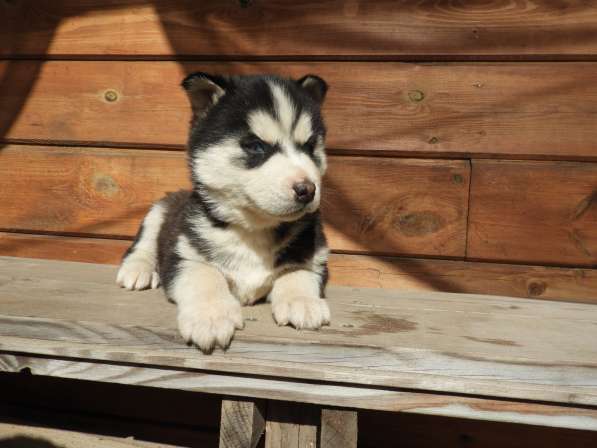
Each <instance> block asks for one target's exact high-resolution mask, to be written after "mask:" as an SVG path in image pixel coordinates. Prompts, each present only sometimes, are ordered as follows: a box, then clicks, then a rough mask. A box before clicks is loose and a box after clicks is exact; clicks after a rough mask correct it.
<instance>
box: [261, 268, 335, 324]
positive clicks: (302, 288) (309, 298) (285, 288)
mask: <svg viewBox="0 0 597 448" xmlns="http://www.w3.org/2000/svg"><path fill="white" fill-rule="evenodd" d="M320 281H321V277H320V276H319V275H318V274H316V273H315V272H311V271H307V270H297V271H291V272H287V273H285V274H282V275H281V276H280V277H279V278H278V279H276V281H275V282H274V286H273V288H272V291H271V292H270V296H269V297H270V300H271V302H272V313H273V315H274V319H275V321H276V322H277V323H278V325H288V324H290V325H292V326H293V327H295V328H297V329H301V328H310V329H317V328H320V327H321V326H322V325H327V324H329V323H330V308H329V307H328V304H327V302H326V301H325V300H323V299H322V298H321V297H320V294H319V291H320Z"/></svg>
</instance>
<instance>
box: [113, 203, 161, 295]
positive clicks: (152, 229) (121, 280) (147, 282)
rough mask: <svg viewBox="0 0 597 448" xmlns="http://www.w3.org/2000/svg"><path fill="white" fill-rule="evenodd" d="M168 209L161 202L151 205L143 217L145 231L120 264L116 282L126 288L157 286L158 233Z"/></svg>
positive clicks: (136, 288) (138, 288)
mask: <svg viewBox="0 0 597 448" xmlns="http://www.w3.org/2000/svg"><path fill="white" fill-rule="evenodd" d="M165 214H166V209H165V208H164V206H163V205H162V204H161V203H159V202H158V203H156V204H154V205H153V206H152V207H151V210H149V213H147V215H146V216H145V218H144V219H143V233H142V234H141V238H140V239H139V240H138V241H137V242H136V244H135V247H134V248H133V250H132V251H131V252H130V253H129V254H128V255H127V256H126V258H125V259H124V260H123V261H122V264H121V265H120V269H119V270H118V274H117V276H116V283H117V284H118V285H119V286H121V287H123V288H126V289H131V290H140V289H145V288H148V287H149V288H157V287H158V286H159V285H160V276H159V275H158V273H157V271H156V265H157V253H158V235H159V233H160V229H161V228H162V224H163V222H164V215H165Z"/></svg>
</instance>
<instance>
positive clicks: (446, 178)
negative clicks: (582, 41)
mask: <svg viewBox="0 0 597 448" xmlns="http://www.w3.org/2000/svg"><path fill="white" fill-rule="evenodd" d="M1 157H2V161H3V164H2V165H0V190H1V191H3V193H4V194H5V197H4V198H3V210H4V213H3V214H2V216H0V229H4V230H7V229H8V230H15V229H18V230H26V231H44V232H45V231H51V232H62V233H76V234H83V235H100V236H110V235H118V236H128V237H131V236H133V235H135V233H136V232H137V228H138V226H139V223H140V222H141V220H142V219H143V216H144V215H145V213H146V212H147V210H149V207H150V205H151V203H152V202H153V201H155V200H157V199H159V198H161V197H162V196H163V195H164V194H165V192H167V191H176V190H178V189H180V188H187V187H188V184H189V181H188V180H187V178H188V172H187V166H186V161H185V157H184V155H183V154H182V153H176V152H172V151H140V150H124V149H119V150H116V149H114V150H107V149H90V148H87V149H83V148H61V149H58V148H50V147H30V146H25V147H21V146H18V145H14V146H10V147H7V148H5V149H4V150H3V152H2V155H1ZM329 167H330V168H329V170H330V171H329V174H328V175H327V177H326V181H325V187H324V196H323V200H322V204H323V205H322V209H323V212H324V217H325V224H326V231H327V235H328V237H329V240H330V246H331V248H332V249H337V250H349V251H354V252H384V253H389V254H397V253H403V254H404V253H414V254H422V255H435V256H438V255H445V256H454V257H457V256H464V250H465V243H466V241H465V238H466V215H467V204H468V180H469V166H468V163H467V162H464V161H449V160H417V159H401V160H396V159H390V158H376V157H347V156H334V157H331V158H330V161H329ZM455 178H457V179H458V181H457V182H456V181H454V179H455ZM30 179H36V182H35V183H32V182H31V181H30ZM39 204H44V206H43V207H39ZM347 215H349V216H350V219H347Z"/></svg>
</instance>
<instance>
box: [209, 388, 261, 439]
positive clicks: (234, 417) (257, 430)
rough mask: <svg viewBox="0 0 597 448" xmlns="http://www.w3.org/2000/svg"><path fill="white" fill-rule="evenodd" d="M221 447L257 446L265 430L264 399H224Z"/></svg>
mask: <svg viewBox="0 0 597 448" xmlns="http://www.w3.org/2000/svg"><path fill="white" fill-rule="evenodd" d="M221 415H222V420H221V423H220V443H219V448H255V447H256V446H257V445H258V443H259V441H260V440H261V436H262V435H263V433H264V432H265V402H264V401H263V400H229V399H225V400H222V412H221Z"/></svg>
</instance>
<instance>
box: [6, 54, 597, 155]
mask: <svg viewBox="0 0 597 448" xmlns="http://www.w3.org/2000/svg"><path fill="white" fill-rule="evenodd" d="M40 64H41V65H40ZM0 67H2V69H3V70H4V76H3V79H4V82H3V83H2V84H1V86H0V103H1V104H3V107H2V108H0V132H2V130H4V131H3V135H2V136H0V138H1V137H3V138H4V140H5V141H35V142H40V141H41V142H53V143H56V142H58V143H59V142H69V143H70V144H72V143H75V144H77V143H78V144H92V145H132V146H143V147H147V146H151V147H156V146H157V147H164V146H168V147H176V148H183V147H184V145H185V142H186V139H187V131H188V129H187V126H188V118H189V106H188V104H187V99H186V97H185V95H184V93H183V92H182V90H181V88H180V87H179V82H180V80H181V79H182V77H183V76H184V75H185V74H186V73H188V72H191V71H194V70H203V71H211V72H218V73H222V72H223V73H262V72H274V73H280V74H282V75H288V76H294V77H298V76H302V75H304V74H305V73H316V74H319V75H320V76H322V77H323V78H325V79H326V80H327V81H328V82H329V84H330V86H331V89H330V93H329V97H328V99H327V101H326V105H325V107H324V113H325V116H326V118H327V124H328V128H329V138H328V147H329V148H331V149H332V150H334V151H341V152H344V153H346V152H347V151H348V152H352V153H357V152H368V153H376V154H402V155H413V154H423V155H427V156H428V155H431V156H433V155H439V156H440V157H446V156H450V155H452V156H453V155H458V156H461V157H462V156H468V155H475V156H479V157H500V158H508V157H509V158H547V159H584V160H597V153H596V152H595V150H594V149H593V146H592V143H593V142H594V141H596V140H597V127H595V126H594V124H595V114H596V113H597V83H595V82H594V73H595V71H596V70H597V62H595V63H567V64H557V63H526V64H525V63H499V64H497V63H496V64H490V63H477V64H466V63H459V64H435V65H429V64H428V65H425V64H422V65H421V64H407V63H394V62H378V63H371V62H369V63H362V62H354V63H353V62H350V63H349V62H346V63H315V62H314V63H299V62H297V63H288V62H285V63H207V62H206V63H202V64H196V63H195V64H190V63H180V64H179V63H175V62H155V61H154V62H126V61H120V62H117V61H103V62H98V61H85V62H82V61H78V62H76V61H50V62H46V63H39V62H36V61H8V62H4V63H3V64H0Z"/></svg>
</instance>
